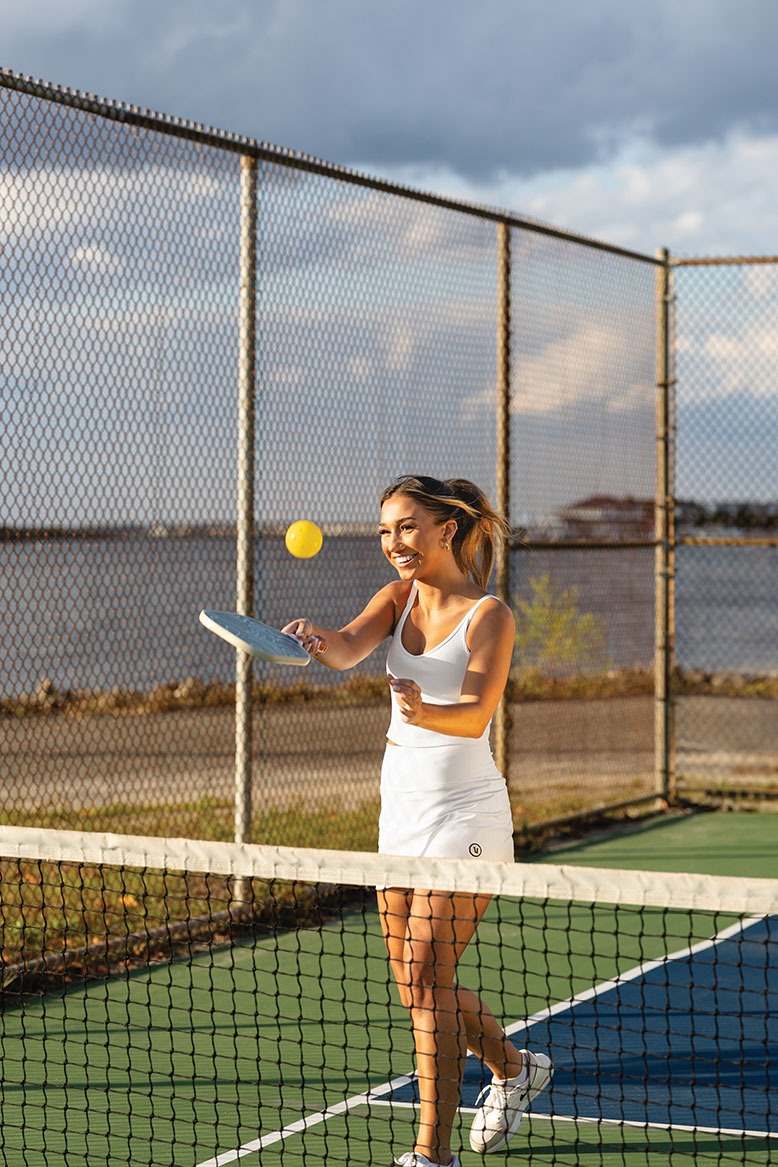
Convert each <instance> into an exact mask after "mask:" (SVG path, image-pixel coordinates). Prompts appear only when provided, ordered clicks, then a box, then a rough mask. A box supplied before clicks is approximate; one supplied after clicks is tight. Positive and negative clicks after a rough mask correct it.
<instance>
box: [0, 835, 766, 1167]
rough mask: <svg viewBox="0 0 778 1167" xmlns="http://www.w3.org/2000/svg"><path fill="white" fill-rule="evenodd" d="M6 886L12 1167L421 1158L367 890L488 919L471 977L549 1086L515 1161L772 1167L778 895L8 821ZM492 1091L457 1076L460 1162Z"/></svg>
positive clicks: (402, 1014)
mask: <svg viewBox="0 0 778 1167" xmlns="http://www.w3.org/2000/svg"><path fill="white" fill-rule="evenodd" d="M0 874H1V876H2V888H1V889H0V890H1V892H2V907H1V911H0V921H1V923H2V938H3V968H2V976H3V981H2V984H3V990H2V1018H1V1019H0V1024H1V1025H2V1050H3V1056H2V1061H1V1062H0V1107H1V1108H2V1109H1V1111H0V1119H1V1121H0V1163H2V1164H3V1165H5V1164H7V1165H8V1167H18V1165H20V1164H25V1165H33V1167H51V1165H52V1164H55V1163H56V1164H66V1165H67V1167H76V1165H78V1167H98V1165H106V1167H118V1165H119V1164H132V1165H133V1167H138V1165H141V1167H143V1165H145V1164H149V1165H157V1164H159V1165H162V1164H164V1165H165V1167H170V1165H171V1164H173V1165H175V1167H179V1165H180V1167H184V1165H186V1167H218V1165H221V1164H227V1163H234V1162H241V1163H245V1164H246V1165H247V1167H251V1165H252V1164H255V1163H260V1162H261V1163H262V1164H263V1165H265V1167H267V1165H268V1164H270V1165H271V1167H272V1165H273V1164H276V1163H279V1164H281V1163H288V1164H306V1165H313V1164H320V1163H328V1162H331V1163H333V1164H339V1165H341V1164H355V1165H356V1164H360V1165H363V1164H377V1165H383V1164H386V1165H388V1164H391V1163H392V1159H393V1156H398V1157H399V1156H400V1155H401V1154H403V1153H404V1152H406V1151H408V1150H410V1149H412V1148H413V1144H414V1130H415V1125H416V1122H417V1120H418V1081H417V1079H416V1077H415V1075H414V1053H413V1040H412V1033H411V1028H410V1024H409V1018H408V1012H407V1010H406V1009H405V1008H404V1007H403V1005H402V1004H401V1002H400V998H399V994H398V991H397V989H396V987H395V985H394V983H393V980H392V975H391V970H390V967H389V963H388V961H387V956H386V949H385V945H384V941H383V938H382V929H381V919H380V913H379V911H378V908H377V897H376V892H375V887H376V886H377V885H378V886H382V887H396V888H406V887H409V888H410V887H412V888H417V889H426V890H428V891H433V892H435V891H437V892H440V893H443V894H441V895H440V896H439V897H437V898H436V900H435V902H436V903H437V904H438V905H439V908H440V905H442V904H445V903H450V904H451V905H452V909H451V910H452V912H453V911H455V910H456V911H459V912H460V914H461V915H462V918H463V919H465V918H466V917H467V913H468V911H472V904H473V902H474V901H473V898H472V897H473V896H474V895H483V896H487V895H488V896H491V897H492V899H491V901H490V903H489V906H488V908H487V910H486V913H485V915H484V917H483V920H482V921H481V923H480V925H479V927H478V929H477V932H476V934H475V938H474V939H473V941H472V942H471V944H470V945H469V947H468V948H467V950H466V951H465V953H464V956H463V957H462V959H461V962H460V965H459V970H458V975H457V979H458V982H459V983H460V984H461V985H464V986H467V987H468V988H470V989H471V990H475V991H476V992H477V993H478V994H479V995H480V996H481V997H482V998H483V1000H484V1001H485V1002H486V1003H487V1004H488V1005H489V1007H490V1008H491V1010H492V1011H493V1013H494V1014H495V1015H496V1016H497V1017H498V1018H499V1019H500V1021H501V1023H502V1024H503V1025H504V1026H505V1027H506V1029H507V1030H508V1032H509V1033H510V1035H511V1039H512V1041H513V1042H514V1044H515V1045H516V1046H517V1047H518V1048H529V1049H532V1050H535V1051H540V1052H546V1053H548V1054H549V1055H550V1057H551V1058H552V1060H553V1063H554V1067H555V1073H554V1077H553V1081H552V1084H551V1087H550V1088H549V1089H548V1090H547V1091H545V1092H544V1093H543V1094H542V1095H540V1096H539V1097H538V1098H537V1099H536V1100H535V1102H534V1103H533V1105H532V1107H531V1109H530V1111H529V1114H528V1115H527V1117H526V1118H525V1119H524V1121H523V1123H522V1126H521V1129H520V1130H519V1131H518V1133H517V1134H516V1136H515V1139H514V1140H513V1142H512V1143H511V1147H510V1150H511V1152H512V1153H514V1154H516V1155H517V1156H519V1155H523V1156H525V1157H527V1158H529V1159H533V1157H535V1158H534V1159H533V1161H536V1160H537V1159H539V1160H540V1161H541V1162H547V1163H554V1164H571V1165H572V1164H586V1165H587V1167H590V1165H592V1164H595V1163H596V1164H608V1165H610V1164H614V1165H615V1164H620V1165H622V1167H631V1165H632V1164H635V1165H637V1164H649V1163H650V1164H653V1163H657V1162H671V1163H672V1164H673V1165H674V1167H678V1165H679V1164H685V1163H690V1164H691V1163H711V1164H712V1163H715V1164H728V1163H732V1164H741V1163H744V1162H745V1163H749V1164H752V1163H754V1164H762V1163H771V1162H777V1163H778V1114H777V1113H776V1110H777V1108H776V1104H775V1102H776V1098H778V1069H776V1066H778V880H756V879H753V880H751V879H714V878H711V877H707V876H695V875H669V874H663V873H648V872H632V871H612V870H598V869H589V868H583V867H566V866H552V865H546V864H545V863H527V864H516V865H506V864H491V863H486V862H483V861H481V860H472V861H467V862H459V861H452V860H417V859H414V860H405V859H395V858H387V857H379V856H375V855H367V854H361V853H346V852H333V851H311V850H303V849H295V848H280V847H267V846H250V845H242V844H226V843H215V842H201V841H190V840H175V839H173V840H169V839H159V838H140V837H133V836H120V835H105V834H97V833H94V834H93V833H78V832H69V831H45V830H37V829H28V828H13V827H4V828H0ZM454 893H455V894H454ZM423 898H424V897H420V899H423ZM428 902H432V901H431V900H429V897H428ZM439 908H438V909H436V910H439ZM489 1078H490V1074H489V1072H488V1071H487V1070H485V1069H484V1068H483V1066H482V1064H481V1062H480V1061H478V1060H477V1059H476V1058H475V1057H473V1056H468V1057H467V1059H466V1062H465V1066H464V1076H463V1082H462V1089H461V1105H460V1109H459V1114H458V1118H457V1122H456V1125H455V1130H454V1144H453V1145H454V1148H455V1149H456V1150H459V1148H460V1146H461V1148H463V1149H462V1150H461V1152H460V1154H461V1160H462V1165H463V1167H468V1164H475V1163H476V1162H478V1161H479V1159H480V1156H479V1155H477V1154H475V1153H474V1152H472V1151H470V1150H469V1149H468V1129H469V1126H470V1123H471V1121H472V1117H473V1114H474V1112H475V1108H476V1104H477V1099H478V1096H479V1094H480V1092H481V1090H482V1087H483V1086H484V1085H485V1084H486V1083H487V1082H488V1081H489Z"/></svg>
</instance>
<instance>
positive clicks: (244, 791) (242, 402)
mask: <svg viewBox="0 0 778 1167" xmlns="http://www.w3.org/2000/svg"><path fill="white" fill-rule="evenodd" d="M256 268H257V160H256V158H252V157H251V156H249V155H243V156H242V157H241V181H240V308H239V312H240V320H239V325H240V339H239V345H240V353H239V358H238V388H239V403H238V514H237V568H236V574H237V579H236V590H237V610H238V611H239V612H241V613H243V614H244V615H247V616H251V615H253V611H254V525H255V523H254V420H255V370H256V290H257V271H256ZM252 676H253V670H252V658H251V657H250V656H248V654H247V653H242V652H238V653H237V654H236V665H235V841H236V842H237V843H243V842H248V841H249V837H250V834H251V762H252V756H251V755H252V749H251V744H252V742H251V685H252ZM236 898H238V899H241V898H243V897H242V896H241V895H239V894H238V890H237V888H236Z"/></svg>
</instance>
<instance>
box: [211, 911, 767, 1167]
mask: <svg viewBox="0 0 778 1167" xmlns="http://www.w3.org/2000/svg"><path fill="white" fill-rule="evenodd" d="M764 919H765V917H764V916H749V917H748V918H746V919H741V920H736V921H735V922H734V923H733V924H729V925H727V927H726V928H723V929H722V930H721V931H720V932H717V933H716V934H715V935H714V936H710V937H708V938H707V939H706V940H699V941H697V943H695V944H690V945H687V946H686V947H685V948H679V949H678V950H677V951H675V952H671V953H669V954H667V955H665V956H661V957H654V958H653V959H652V960H647V961H641V962H640V964H638V965H635V967H634V968H631V969H627V971H626V972H624V973H619V974H618V975H617V976H616V977H611V978H609V979H608V980H607V981H602V982H600V983H599V984H597V985H592V986H591V988H588V989H582V990H581V992H580V993H575V994H574V995H573V996H572V997H567V998H566V999H565V1000H563V1001H557V1002H555V1004H553V1005H548V1006H546V1007H545V1008H544V1009H540V1010H538V1011H537V1012H536V1013H532V1014H530V1016H529V1017H526V1018H524V1020H522V1021H515V1022H514V1023H513V1024H512V1025H508V1026H506V1028H505V1032H506V1034H507V1035H508V1036H509V1037H511V1036H513V1035H514V1034H516V1033H521V1032H522V1031H523V1030H529V1029H531V1028H532V1026H533V1025H536V1024H538V1023H540V1022H541V1021H547V1020H548V1018H549V1017H554V1016H556V1015H557V1014H558V1013H563V1012H565V1011H566V1010H570V1009H574V1008H575V1007H576V1005H580V1004H583V1003H584V1002H585V1001H591V1000H594V998H595V997H598V996H600V995H601V994H603V993H606V992H610V991H611V990H613V989H616V988H618V987H619V985H623V984H627V983H628V982H629V981H634V980H637V979H638V978H639V977H641V976H645V975H647V974H648V973H650V972H653V971H654V970H655V969H657V968H661V967H662V965H665V964H669V963H670V962H671V961H679V960H688V959H689V958H690V957H692V956H695V955H697V954H698V953H700V952H704V951H706V949H709V948H715V947H716V945H718V944H723V943H724V942H725V941H726V940H730V939H731V938H732V937H733V936H736V935H737V934H738V933H739V932H740V933H742V932H745V930H746V929H747V928H750V927H753V926H755V925H756V924H759V923H762V921H763V920H764ZM467 1056H468V1057H469V1058H473V1057H475V1055H474V1054H468V1055H467ZM415 1077H416V1074H415V1072H414V1073H411V1074H399V1075H398V1076H397V1077H396V1078H393V1079H391V1081H389V1082H384V1083H382V1084H381V1085H380V1086H378V1087H376V1088H375V1089H373V1090H365V1091H362V1092H360V1093H359V1094H354V1095H352V1096H351V1097H350V1098H346V1099H344V1100H343V1102H337V1103H335V1104H334V1105H333V1106H325V1107H324V1108H323V1109H322V1110H318V1111H315V1112H314V1113H313V1114H310V1115H306V1116H305V1117H303V1118H301V1119H298V1120H297V1121H296V1122H293V1123H289V1124H288V1125H287V1126H284V1127H280V1128H279V1129H278V1130H275V1131H271V1132H269V1133H268V1134H266V1135H261V1136H260V1137H259V1138H257V1139H253V1140H252V1141H251V1142H250V1143H244V1144H243V1145H242V1146H240V1147H235V1148H232V1149H231V1150H229V1151H221V1152H219V1153H218V1154H217V1155H215V1156H213V1157H211V1158H210V1159H205V1160H203V1161H202V1162H201V1163H198V1164H197V1165H196V1167H224V1165H225V1164H227V1163H235V1162H236V1161H237V1160H238V1159H242V1158H245V1156H246V1155H251V1154H254V1152H256V1151H261V1150H264V1148H265V1147H269V1146H272V1145H273V1144H274V1143H278V1142H282V1141H283V1140H284V1139H287V1138H289V1136H290V1135H296V1134H300V1133H301V1132H303V1131H306V1130H308V1129H309V1127H314V1126H318V1125H320V1124H321V1123H322V1122H327V1121H328V1119H330V1118H336V1117H337V1116H339V1115H341V1114H346V1113H347V1112H348V1111H350V1110H353V1109H355V1108H356V1107H357V1106H368V1107H369V1106H370V1104H371V1102H374V1103H375V1104H376V1105H382V1106H394V1105H397V1106H401V1105H402V1106H414V1105H415V1103H393V1102H391V1101H390V1100H389V1099H385V1098H383V1097H382V1096H383V1095H385V1094H389V1093H390V1092H391V1091H392V1090H399V1089H400V1088H401V1087H402V1086H408V1085H410V1084H411V1082H413V1081H414V1079H415ZM460 1110H462V1111H465V1112H466V1113H471V1108H469V1107H460ZM535 1118H541V1119H547V1120H549V1121H556V1122H573V1123H577V1122H585V1123H588V1124H595V1123H608V1124H609V1125H614V1126H621V1127H624V1126H629V1127H637V1128H638V1129H642V1130H653V1129H656V1130H668V1131H673V1130H678V1131H685V1132H688V1133H693V1132H694V1131H698V1132H700V1133H704V1134H721V1135H727V1136H729V1137H735V1138H763V1139H776V1138H778V1132H776V1133H775V1134H773V1133H771V1132H770V1131H744V1130H724V1129H720V1128H717V1127H710V1128H708V1127H705V1128H703V1127H693V1126H686V1125H678V1126H676V1125H674V1124H672V1123H640V1122H635V1121H634V1120H628V1119H603V1118H589V1117H586V1116H584V1117H581V1118H579V1117H578V1116H574V1115H568V1116H565V1115H541V1114H538V1115H535Z"/></svg>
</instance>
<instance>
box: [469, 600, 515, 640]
mask: <svg viewBox="0 0 778 1167" xmlns="http://www.w3.org/2000/svg"><path fill="white" fill-rule="evenodd" d="M474 607H475V611H474V612H473V617H472V619H471V621H470V632H471V633H473V634H475V635H478V632H479V630H483V631H484V632H485V633H486V634H487V635H489V636H495V635H499V634H501V633H504V634H506V635H507V634H508V633H510V635H511V636H513V634H514V632H515V629H516V617H515V616H514V614H513V609H512V608H511V607H510V605H509V604H506V603H504V602H503V601H502V600H501V599H500V598H499V597H498V596H495V595H492V594H491V592H484V593H483V595H482V596H481V597H480V599H478V600H476V603H475V605H474Z"/></svg>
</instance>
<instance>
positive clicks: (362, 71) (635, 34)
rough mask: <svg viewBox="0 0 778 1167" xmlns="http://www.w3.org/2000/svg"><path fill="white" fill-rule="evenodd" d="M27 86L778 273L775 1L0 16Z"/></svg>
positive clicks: (81, 0)
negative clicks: (775, 258)
mask: <svg viewBox="0 0 778 1167" xmlns="http://www.w3.org/2000/svg"><path fill="white" fill-rule="evenodd" d="M0 16H1V17H2V61H1V62H0V63H1V64H2V65H3V66H4V67H6V68H9V69H12V70H13V71H15V72H20V73H24V74H31V75H34V76H36V77H41V78H43V79H45V80H48V81H53V82H56V83H58V84H62V85H67V86H69V87H71V88H76V89H81V90H86V91H88V92H93V93H97V94H99V95H100V96H107V97H113V98H116V99H119V100H122V101H126V102H131V103H134V104H137V105H140V106H142V107H146V108H149V109H153V110H157V111H161V112H164V113H168V114H174V115H178V116H181V117H185V118H187V119H190V120H193V121H196V122H202V123H205V124H207V125H210V126H215V127H217V128H220V129H226V130H231V131H235V132H239V133H242V134H246V135H249V136H251V137H253V138H258V139H261V140H264V141H267V142H271V143H273V144H277V145H283V146H288V147H291V148H294V149H296V150H300V151H304V152H306V153H310V154H313V155H317V156H319V157H323V158H326V159H328V160H330V161H334V162H339V163H343V164H346V165H350V166H353V167H356V168H358V169H361V170H365V171H367V172H369V173H371V174H375V175H378V176H381V177H388V178H394V179H397V180H400V181H403V182H406V183H409V184H411V185H413V186H417V187H421V188H423V189H428V190H433V191H439V192H444V193H447V194H454V195H457V196H461V197H463V198H467V199H472V200H476V201H478V202H485V203H489V204H492V205H498V206H502V207H508V208H510V209H512V210H515V211H517V212H519V213H524V214H527V215H531V216H534V217H537V218H540V219H543V220H546V221H550V222H553V223H556V224H559V225H561V226H565V227H568V228H570V229H573V230H576V231H580V232H582V233H584V234H588V235H594V236H598V237H601V238H604V239H607V240H609V241H611V242H616V243H620V244H623V245H625V246H628V247H632V248H636V249H638V250H641V251H649V252H653V251H654V250H655V248H656V247H658V246H666V247H669V248H670V249H671V251H673V252H674V253H677V254H682V255H700V254H713V253H726V254H763V253H775V252H776V251H778V199H776V198H775V194H774V190H775V179H776V175H777V174H778V69H776V67H775V47H776V45H777V44H778V4H776V2H775V0H683V2H679V0H639V2H638V3H631V4H630V3H624V0H589V2H588V3H586V4H581V3H580V2H579V0H479V3H477V4H475V3H473V2H472V0H253V2H252V0H219V3H218V4H214V3H213V2H212V0H164V2H163V3H160V2H159V0H68V2H67V3H62V2H61V0H0Z"/></svg>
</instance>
